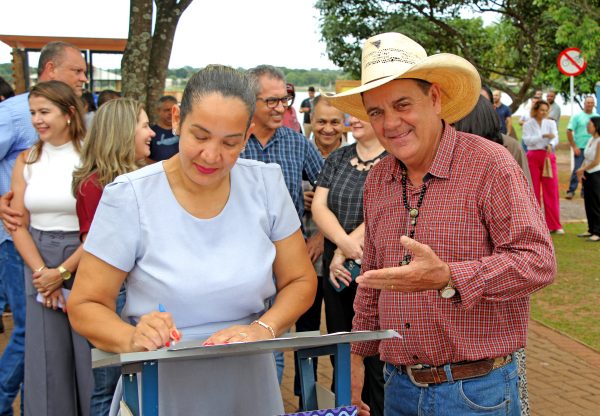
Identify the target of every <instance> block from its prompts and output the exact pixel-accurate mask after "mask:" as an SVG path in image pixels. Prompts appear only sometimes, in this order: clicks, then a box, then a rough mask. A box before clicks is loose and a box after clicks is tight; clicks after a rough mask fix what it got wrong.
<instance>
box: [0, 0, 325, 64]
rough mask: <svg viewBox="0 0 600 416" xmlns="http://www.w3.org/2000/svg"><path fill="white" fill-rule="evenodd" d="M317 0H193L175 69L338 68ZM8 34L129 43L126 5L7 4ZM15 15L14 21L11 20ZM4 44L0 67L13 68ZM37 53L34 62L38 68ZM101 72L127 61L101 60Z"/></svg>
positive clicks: (34, 0) (118, 1)
mask: <svg viewBox="0 0 600 416" xmlns="http://www.w3.org/2000/svg"><path fill="white" fill-rule="evenodd" d="M314 1H315V0H194V1H193V2H192V3H191V4H190V6H189V7H188V8H187V9H186V10H185V12H184V13H183V15H182V16H181V18H180V20H179V24H178V25H177V31H176V33H175V40H174V42H173V50H172V53H171V61H170V63H169V68H180V67H183V66H186V65H188V66H191V67H194V68H198V67H203V66H206V65H207V64H211V63H219V64H225V65H230V66H233V67H242V68H251V67H253V66H256V65H259V64H271V65H275V66H284V67H287V68H303V69H311V68H318V69H336V66H335V65H334V64H333V63H332V62H331V61H330V60H329V59H328V58H327V57H326V54H325V44H324V43H323V42H321V41H320V30H319V22H318V16H319V13H318V10H316V9H315V8H314V6H313V4H314ZM0 10H1V11H2V16H3V19H2V26H0V34H3V35H38V36H75V37H100V38H125V39H126V38H127V34H128V25H129V1H127V0H17V1H9V0H0ZM9 16H10V18H9ZM10 51H11V49H10V47H9V46H7V45H6V44H4V43H2V42H0V63H6V62H11V55H10ZM37 56H38V54H35V55H33V54H32V56H31V57H30V65H31V66H34V65H37V59H38V57H37ZM94 65H95V66H99V67H102V68H115V67H118V66H120V57H117V56H111V55H109V56H101V55H94Z"/></svg>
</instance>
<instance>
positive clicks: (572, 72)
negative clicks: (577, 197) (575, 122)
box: [557, 48, 587, 171]
mask: <svg viewBox="0 0 600 416" xmlns="http://www.w3.org/2000/svg"><path fill="white" fill-rule="evenodd" d="M557 64H558V70H559V71H560V72H562V73H563V74H565V75H567V76H568V77H569V81H570V83H569V84H570V91H569V93H570V96H571V117H573V115H574V114H573V103H574V102H575V77H576V76H577V75H581V74H582V73H583V71H585V67H586V66H587V62H586V61H585V59H583V56H581V50H580V49H579V48H567V49H565V50H564V51H562V52H561V53H559V54H558V60H557ZM557 127H558V126H557ZM571 171H573V149H572V148H571Z"/></svg>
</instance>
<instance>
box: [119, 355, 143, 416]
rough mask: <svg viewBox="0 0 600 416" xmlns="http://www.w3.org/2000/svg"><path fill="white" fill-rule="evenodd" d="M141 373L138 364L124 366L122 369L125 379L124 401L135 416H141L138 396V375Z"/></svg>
mask: <svg viewBox="0 0 600 416" xmlns="http://www.w3.org/2000/svg"><path fill="white" fill-rule="evenodd" d="M139 371H140V367H139V365H138V364H131V365H124V366H123V367H122V368H121V374H122V379H123V400H125V403H127V407H128V408H129V410H131V413H132V414H133V416H140V405H139V403H140V401H139V396H138V382H137V373H138V372H139Z"/></svg>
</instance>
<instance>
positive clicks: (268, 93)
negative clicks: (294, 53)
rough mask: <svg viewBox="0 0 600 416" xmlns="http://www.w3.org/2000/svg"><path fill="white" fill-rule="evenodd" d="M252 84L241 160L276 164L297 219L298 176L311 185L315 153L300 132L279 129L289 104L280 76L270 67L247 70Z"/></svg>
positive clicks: (317, 161) (300, 204) (317, 163)
mask: <svg viewBox="0 0 600 416" xmlns="http://www.w3.org/2000/svg"><path fill="white" fill-rule="evenodd" d="M248 75H249V76H250V77H251V78H253V79H254V82H255V85H256V111H255V112H254V117H253V119H252V122H253V123H254V133H252V135H251V136H250V139H248V143H247V144H246V150H245V151H244V152H242V154H241V157H243V158H246V159H254V160H259V161H261V162H265V163H277V164H278V165H279V166H281V170H282V171H283V178H284V179H285V184H286V186H287V188H288V191H289V192H290V196H291V197H292V201H294V206H295V207H296V211H297V212H298V218H299V219H300V220H302V215H303V214H304V198H303V195H302V175H303V174H304V175H305V178H306V179H308V180H309V181H310V182H311V183H313V184H314V183H315V182H316V180H317V176H318V175H319V172H320V171H321V166H323V159H322V157H321V155H320V154H319V152H317V150H316V149H315V147H314V146H313V145H311V144H310V142H309V141H308V140H306V139H305V138H304V136H302V135H301V134H300V133H297V132H295V131H293V130H292V129H289V128H287V127H283V125H282V123H283V113H284V112H285V109H286V108H287V107H289V106H290V105H291V102H292V97H290V96H289V95H288V93H287V88H286V85H285V77H284V75H283V73H282V72H281V71H280V70H278V69H277V68H275V67H273V66H271V65H259V66H257V67H256V68H252V69H250V70H248Z"/></svg>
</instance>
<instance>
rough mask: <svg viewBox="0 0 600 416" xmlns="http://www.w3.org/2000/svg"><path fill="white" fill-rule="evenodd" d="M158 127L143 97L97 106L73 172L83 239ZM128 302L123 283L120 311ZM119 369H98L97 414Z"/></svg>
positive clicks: (93, 404)
mask: <svg viewBox="0 0 600 416" xmlns="http://www.w3.org/2000/svg"><path fill="white" fill-rule="evenodd" d="M154 135H155V133H154V131H153V130H152V129H151V128H150V124H149V120H148V115H147V114H146V112H145V111H144V107H143V106H142V104H141V103H139V102H137V101H135V100H132V99H129V98H118V99H115V100H111V101H109V102H107V103H106V104H104V105H103V106H102V107H100V108H99V109H98V111H97V112H96V115H95V117H94V122H93V123H92V128H91V129H90V131H89V132H88V134H87V136H86V138H85V142H84V146H83V150H82V152H81V166H80V167H79V168H78V169H76V170H75V172H73V184H72V191H73V195H74V196H75V198H76V199H77V217H78V219H79V236H80V238H81V241H82V242H83V241H85V238H86V236H87V233H88V231H89V230H90V226H91V225H92V220H93V218H94V214H95V213H96V208H97V207H98V204H99V203H100V198H101V197H102V191H103V190H104V187H105V186H106V185H108V184H109V183H111V182H112V181H113V180H114V179H115V178H116V177H117V176H119V175H122V174H125V173H128V172H133V171H134V170H136V169H138V168H139V167H140V166H142V165H143V164H144V160H145V158H146V157H148V156H149V155H150V141H151V140H152V137H154ZM124 304H125V288H124V286H122V287H121V290H120V292H119V296H118V297H117V301H116V312H117V313H118V314H120V313H121V310H122V309H123V306H124ZM120 375H121V372H120V370H119V369H118V368H114V367H108V368H97V369H94V391H93V393H92V399H91V409H92V414H93V415H94V416H101V415H108V414H109V410H110V403H111V401H112V397H113V393H114V391H115V388H116V386H117V382H118V381H119V377H120Z"/></svg>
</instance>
